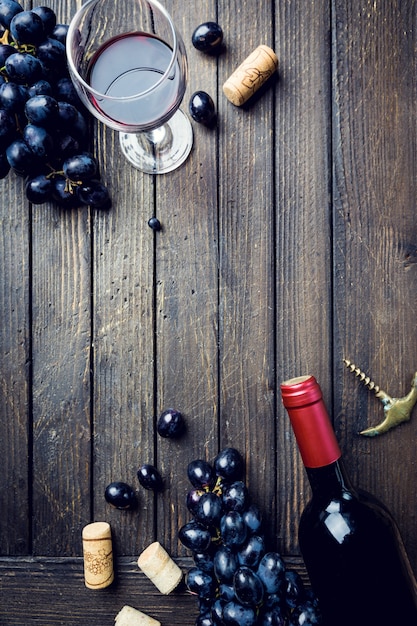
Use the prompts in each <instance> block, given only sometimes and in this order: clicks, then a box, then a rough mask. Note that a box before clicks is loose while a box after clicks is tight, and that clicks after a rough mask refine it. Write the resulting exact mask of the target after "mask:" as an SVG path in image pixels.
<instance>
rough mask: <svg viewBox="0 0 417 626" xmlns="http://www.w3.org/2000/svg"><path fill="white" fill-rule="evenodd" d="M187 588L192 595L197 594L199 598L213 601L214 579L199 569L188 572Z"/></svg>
mask: <svg viewBox="0 0 417 626" xmlns="http://www.w3.org/2000/svg"><path fill="white" fill-rule="evenodd" d="M185 582H186V585H187V588H188V590H189V591H191V593H196V594H197V595H198V596H199V598H205V599H208V600H211V599H213V598H214V592H215V582H214V579H213V577H212V576H211V575H210V574H209V573H208V572H205V571H204V570H202V569H200V568H199V567H192V568H191V569H189V570H188V572H187V575H186V579H185Z"/></svg>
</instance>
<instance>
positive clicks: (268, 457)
mask: <svg viewBox="0 0 417 626" xmlns="http://www.w3.org/2000/svg"><path fill="white" fill-rule="evenodd" d="M219 22H220V24H222V25H223V27H224V29H225V44H226V52H225V53H224V54H223V55H222V56H221V57H220V59H219V91H220V98H219V112H220V128H219V182H218V186H219V244H220V247H219V363H220V392H221V395H220V409H221V412H220V444H221V447H225V446H227V445H229V446H233V447H235V448H237V449H238V450H239V451H240V452H241V453H242V456H243V457H244V459H245V463H246V468H247V484H248V487H249V490H250V492H251V493H252V497H253V500H254V501H255V502H256V503H257V505H258V506H259V507H260V509H261V511H262V514H263V517H264V519H265V528H266V529H267V536H268V540H270V541H271V548H277V549H278V546H277V545H276V529H277V525H276V524H277V519H276V516H275V515H274V514H271V511H273V512H275V510H276V496H277V493H276V474H275V452H274V447H275V423H274V422H275V417H274V416H275V404H274V384H275V379H274V366H275V364H274V241H273V236H274V195H273V194H274V173H273V169H274V149H273V140H274V137H273V126H274V102H275V99H274V98H275V92H276V88H277V83H276V81H275V80H274V79H271V83H270V85H269V89H264V93H263V95H262V97H259V94H258V97H257V96H255V100H252V101H251V102H250V103H249V102H248V103H247V104H246V105H244V106H243V107H236V106H234V105H233V104H231V103H230V102H229V101H228V100H227V99H226V97H225V95H224V94H223V91H222V86H223V83H224V82H225V81H226V79H227V78H228V77H229V76H230V75H231V74H232V73H233V71H234V70H235V69H236V68H237V67H238V66H239V65H240V64H241V63H242V61H243V60H244V59H246V57H247V56H248V55H249V54H251V53H252V51H253V50H254V49H255V48H257V46H258V45H259V44H261V43H264V44H267V45H269V46H270V47H272V48H275V42H274V39H273V35H274V33H273V19H272V5H271V3H269V2H259V3H257V7H256V12H254V7H253V3H251V2H229V3H227V4H226V5H222V6H219ZM248 24H251V28H250V29H248V27H247V25H248ZM232 25H233V26H232ZM260 451H262V452H261V453H260Z"/></svg>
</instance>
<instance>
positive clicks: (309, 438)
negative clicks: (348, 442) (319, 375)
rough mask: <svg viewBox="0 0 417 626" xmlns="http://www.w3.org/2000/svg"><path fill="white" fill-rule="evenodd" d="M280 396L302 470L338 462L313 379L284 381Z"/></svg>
mask: <svg viewBox="0 0 417 626" xmlns="http://www.w3.org/2000/svg"><path fill="white" fill-rule="evenodd" d="M281 394H282V401H283V403H284V406H285V408H286V409H287V411H288V415H289V417H290V420H291V425H292V428H293V431H294V434H295V437H296V439H297V444H298V447H299V449H300V453H301V457H302V459H303V463H304V465H305V467H311V468H313V467H324V466H325V465H330V464H331V463H334V462H335V461H337V459H339V458H340V457H341V451H340V448H339V444H338V442H337V439H336V435H335V434H334V430H333V427H332V424H331V422H330V418H329V414H328V412H327V409H326V405H325V404H324V401H323V397H322V393H321V389H320V385H319V384H318V382H317V380H316V379H315V378H314V376H299V377H297V378H292V379H291V380H287V381H285V382H283V383H282V384H281Z"/></svg>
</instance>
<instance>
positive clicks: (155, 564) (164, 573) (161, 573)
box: [138, 541, 182, 594]
mask: <svg viewBox="0 0 417 626" xmlns="http://www.w3.org/2000/svg"><path fill="white" fill-rule="evenodd" d="M138 566H139V568H140V569H141V570H142V572H143V573H144V574H146V576H147V577H148V578H149V580H151V581H152V582H153V584H154V585H155V587H157V588H158V589H159V591H160V592H161V593H163V594H168V593H171V591H173V590H174V589H175V587H177V586H178V585H179V583H180V582H181V579H182V571H181V569H180V568H179V567H178V565H177V564H176V563H175V562H174V561H173V560H172V559H171V557H170V556H169V554H168V552H166V550H165V549H164V548H163V547H162V546H161V544H160V543H158V542H157V541H155V543H151V545H150V546H148V547H147V548H146V550H144V551H143V552H142V554H141V555H140V557H139V558H138Z"/></svg>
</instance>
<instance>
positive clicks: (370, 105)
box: [333, 0, 417, 573]
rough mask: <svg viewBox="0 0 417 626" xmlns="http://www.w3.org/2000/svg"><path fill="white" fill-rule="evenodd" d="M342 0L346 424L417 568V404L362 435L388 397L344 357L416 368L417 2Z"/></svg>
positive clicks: (338, 121) (341, 318)
mask: <svg viewBox="0 0 417 626" xmlns="http://www.w3.org/2000/svg"><path fill="white" fill-rule="evenodd" d="M333 5H334V9H333V11H334V37H335V39H336V41H337V47H335V48H334V53H335V55H337V62H336V58H335V62H334V88H335V100H334V103H335V106H334V114H333V123H334V139H333V144H334V150H335V179H334V192H333V193H334V207H335V211H334V223H335V237H336V239H335V249H334V256H335V295H336V297H335V337H336V342H335V354H336V355H337V361H336V363H335V397H336V406H337V429H338V433H339V435H340V438H341V441H342V444H343V448H344V450H345V453H346V457H347V461H348V463H349V466H350V469H351V471H352V473H353V476H354V479H355V482H357V483H358V484H359V485H360V486H361V487H363V488H366V489H369V490H370V491H372V492H373V493H374V494H375V495H377V496H379V497H380V498H381V499H382V500H384V501H385V503H386V504H387V505H388V506H389V508H390V509H391V510H392V512H393V513H394V515H395V517H396V518H397V520H398V523H399V526H400V529H401V531H402V534H403V536H404V539H405V542H406V547H407V549H408V552H409V554H410V557H411V560H412V564H413V566H414V570H415V572H416V573H417V541H416V533H415V521H416V507H415V503H416V500H417V480H416V478H417V467H416V464H415V445H414V441H415V433H416V429H417V422H416V419H417V418H416V412H415V411H414V417H413V418H412V420H411V421H410V422H409V423H408V424H405V425H402V426H400V427H398V428H397V429H395V430H394V431H391V432H389V433H388V434H386V435H384V436H381V437H380V438H379V439H368V438H364V437H359V436H358V435H357V433H358V431H359V430H362V429H364V428H366V427H368V426H373V425H376V424H378V423H379V422H380V421H382V419H383V407H382V404H381V403H380V402H379V401H378V400H376V399H375V397H373V394H371V393H369V392H368V391H367V390H366V389H365V388H364V387H363V386H361V385H360V384H359V382H358V381H357V380H355V379H354V378H353V376H352V374H349V373H348V372H347V371H346V370H345V369H344V365H343V363H342V362H341V359H342V358H343V357H347V358H349V359H351V360H353V361H354V362H355V361H356V362H357V365H358V366H359V367H361V368H362V369H363V370H365V372H367V373H368V375H369V376H371V377H372V379H373V380H374V381H375V382H376V383H377V384H378V385H380V386H381V388H382V389H384V390H385V391H386V392H387V393H389V394H391V395H392V396H394V397H401V396H403V395H406V394H407V393H408V391H409V390H410V382H411V378H412V376H413V373H414V372H415V371H416V368H417V362H416V330H417V321H416V315H415V311H416V304H417V272H416V268H417V265H416V263H415V260H416V256H415V242H416V237H417V227H416V216H415V197H416V173H417V171H416V147H415V146H416V139H417V138H416V128H417V126H416V107H415V102H416V93H417V81H416V78H415V77H416V69H417V68H416V58H415V47H416V33H415V29H414V25H415V18H416V10H417V4H416V2H414V1H412V0H410V1H408V2H401V3H391V2H388V1H383V2H379V3H374V2H366V3H363V2H356V1H355V2H353V3H350V4H349V6H348V5H347V4H346V3H344V2H338V1H335V2H334V3H333Z"/></svg>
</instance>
